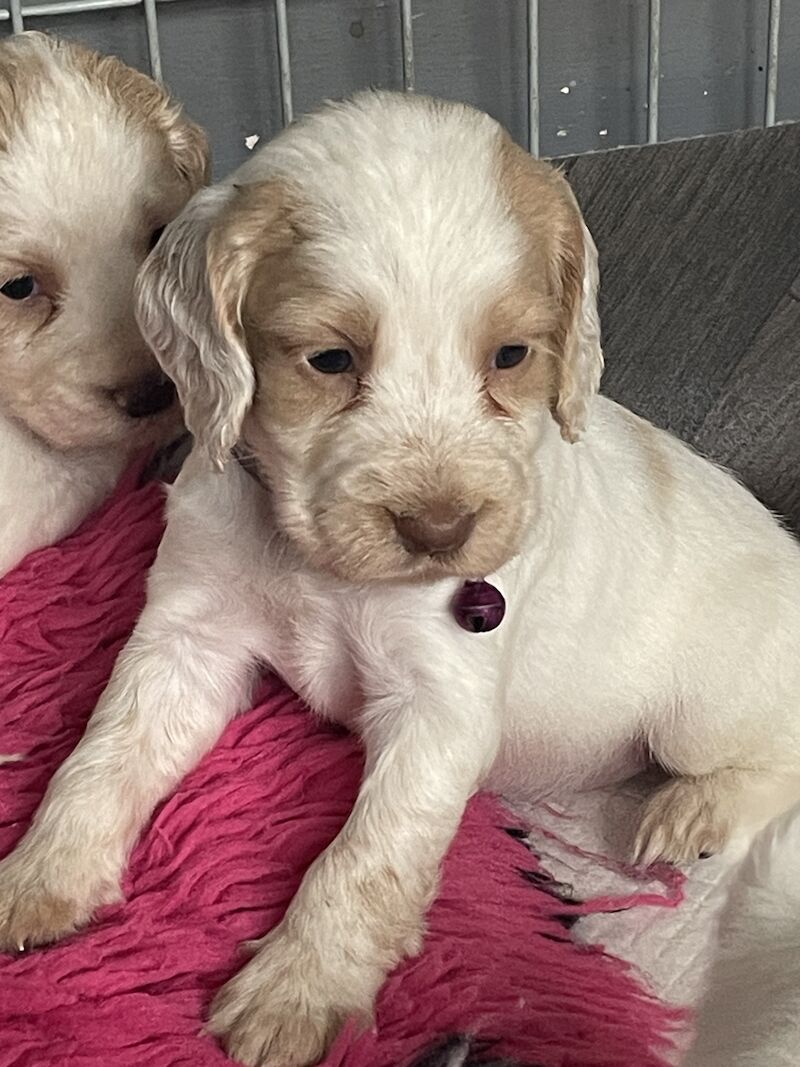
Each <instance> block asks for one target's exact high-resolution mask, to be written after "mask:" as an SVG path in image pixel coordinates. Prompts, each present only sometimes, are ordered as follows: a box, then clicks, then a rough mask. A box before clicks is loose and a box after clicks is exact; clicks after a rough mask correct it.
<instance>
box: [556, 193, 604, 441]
mask: <svg viewBox="0 0 800 1067" xmlns="http://www.w3.org/2000/svg"><path fill="white" fill-rule="evenodd" d="M564 184H565V185H566V183H564ZM568 195H569V199H570V201H571V203H572V207H573V210H574V216H573V218H572V219H571V220H570V223H569V224H568V226H567V228H566V230H565V231H563V232H562V234H561V236H560V237H559V239H558V242H557V246H556V253H555V263H554V265H553V266H554V269H555V275H556V277H555V285H556V288H557V291H558V292H559V295H560V301H561V306H562V314H563V319H562V326H561V327H560V330H559V338H558V348H559V352H560V358H559V361H558V370H557V376H558V395H557V398H556V406H555V415H556V418H557V419H558V423H559V425H560V427H561V434H562V436H563V437H564V438H565V439H566V440H567V441H577V440H578V437H579V436H580V434H581V432H582V431H583V430H584V429H585V428H586V424H587V422H588V419H589V409H590V407H591V402H592V398H593V397H594V395H595V394H596V393H597V391H598V389H599V387H600V377H601V375H602V373H603V349H602V347H601V344H600V318H599V315H598V311H597V288H598V284H599V279H600V273H599V270H598V265H597V249H596V248H595V244H594V241H593V240H592V235H591V234H590V233H589V230H588V229H587V227H586V224H585V222H584V221H583V219H582V217H581V213H580V208H579V207H578V204H577V202H576V201H575V198H574V196H573V195H572V192H571V190H568Z"/></svg>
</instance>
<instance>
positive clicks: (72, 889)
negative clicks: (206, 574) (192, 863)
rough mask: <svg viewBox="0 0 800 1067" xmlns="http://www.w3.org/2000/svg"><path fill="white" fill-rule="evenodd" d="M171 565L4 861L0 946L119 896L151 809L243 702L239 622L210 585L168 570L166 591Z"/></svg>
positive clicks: (55, 928) (47, 930) (0, 866)
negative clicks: (131, 854) (72, 745)
mask: <svg viewBox="0 0 800 1067" xmlns="http://www.w3.org/2000/svg"><path fill="white" fill-rule="evenodd" d="M167 538H169V531H168V534H167ZM173 562H174V561H173ZM169 569H170V564H169V563H165V562H164V561H163V559H162V556H159V560H158V561H157V563H156V565H155V568H154V571H153V574H152V575H151V602H150V603H148V606H147V607H146V608H145V611H144V613H143V614H142V617H141V620H140V622H139V624H138V626H137V628H136V630H135V631H134V634H133V636H132V638H131V640H130V642H129V643H128V645H127V647H126V648H125V650H124V652H123V653H122V655H121V656H120V659H119V660H118V662H117V665H116V667H115V669H114V673H113V675H112V677H111V681H110V682H109V685H108V688H107V689H106V691H105V692H104V694H103V696H102V697H101V699H100V702H99V704H98V706H97V708H96V710H95V712H94V714H93V716H92V718H91V720H90V722H89V726H88V728H87V730H86V734H85V735H84V737H83V739H82V741H81V742H80V743H79V744H78V746H77V747H76V748H75V750H74V751H73V753H72V754H71V755H70V757H69V758H68V759H67V760H66V762H65V763H64V764H63V765H62V767H61V768H60V769H59V771H58V772H57V773H56V774H55V776H54V777H53V779H52V781H51V783H50V786H49V788H48V790H47V793H46V795H45V798H44V800H43V802H42V804H41V806H40V808H39V810H38V812H37V813H36V816H35V818H34V820H33V823H32V825H31V827H30V829H29V830H28V832H27V834H26V835H25V837H24V838H23V839H22V841H21V842H20V844H19V845H18V847H17V849H16V850H15V851H14V852H13V853H12V854H11V855H10V856H9V857H8V858H6V859H5V860H3V861H2V863H0V948H2V949H23V948H25V947H26V946H29V945H34V944H39V943H43V942H48V941H53V940H55V939H57V938H59V937H61V936H63V935H64V934H67V933H69V932H70V931H72V930H73V929H74V928H75V927H76V926H79V925H81V924H83V923H85V922H86V921H87V920H88V919H89V918H90V916H91V914H92V912H93V911H94V910H95V909H96V908H97V907H98V906H99V905H101V904H104V903H108V902H110V901H112V900H114V899H118V897H119V879H120V875H121V873H122V870H123V867H124V864H125V861H126V858H127V854H128V852H129V850H130V848H131V846H132V845H133V843H134V841H135V839H136V836H137V834H138V833H139V831H140V830H141V828H142V827H143V825H144V824H145V822H146V821H147V819H148V818H149V816H150V814H151V812H152V810H153V808H154V807H155V805H156V804H157V803H158V801H159V800H161V799H162V798H163V797H164V796H165V795H166V794H167V793H168V792H169V791H170V790H171V789H172V788H173V787H174V786H175V785H176V784H177V782H178V781H179V780H180V778H181V777H182V776H183V775H184V774H185V773H186V772H187V771H188V770H189V769H190V768H191V767H192V766H193V765H194V764H195V762H196V761H197V760H198V759H199V758H200V756H201V755H202V754H203V753H204V752H205V751H206V750H207V749H208V748H210V746H211V745H212V744H213V743H214V741H215V740H216V739H217V737H218V736H219V734H220V732H221V730H222V728H223V726H224V725H225V723H226V722H227V721H228V719H229V718H230V717H231V715H232V714H234V713H235V712H236V711H237V710H238V709H239V708H240V707H242V706H243V705H244V704H245V703H246V700H247V696H248V691H249V688H250V686H249V679H250V670H249V653H248V644H247V640H246V634H244V633H243V631H242V625H241V621H240V620H237V619H236V618H234V617H232V616H231V614H230V613H226V611H225V610H224V607H221V606H220V605H219V604H218V602H217V600H218V598H217V596H216V592H215V591H214V590H209V589H208V584H206V589H205V591H203V589H202V587H201V588H199V589H198V588H197V587H196V586H195V587H194V588H193V587H192V583H191V580H190V581H189V584H188V588H185V587H183V585H182V584H181V585H178V583H177V578H176V575H175V574H174V573H172V574H171V575H169V574H167V575H166V577H165V582H164V584H166V585H167V586H171V588H168V589H167V591H166V592H165V593H162V592H159V591H158V587H159V584H160V582H159V579H160V574H161V575H162V576H163V575H164V572H165V571H166V572H169ZM154 579H155V581H154ZM154 587H156V594H155V596H153V588H154ZM233 607H238V604H237V605H232V608H233Z"/></svg>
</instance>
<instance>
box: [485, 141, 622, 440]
mask: <svg viewBox="0 0 800 1067" xmlns="http://www.w3.org/2000/svg"><path fill="white" fill-rule="evenodd" d="M498 180H499V182H500V187H501V189H502V191H503V194H504V195H505V196H506V198H507V201H508V205H509V210H510V211H511V213H512V214H513V215H514V217H515V218H516V220H517V222H518V223H519V225H520V227H521V229H522V231H523V232H524V234H525V236H526V238H527V250H526V255H525V258H524V261H523V263H522V264H521V265H520V276H519V278H520V293H519V298H520V299H521V301H523V302H524V293H525V290H526V289H527V291H528V293H529V301H530V303H531V305H535V304H536V302H537V301H540V300H541V299H542V296H543V295H546V296H549V298H550V300H551V301H552V304H551V307H552V310H553V312H554V321H553V323H552V326H551V328H550V329H549V331H548V332H547V335H546V340H545V343H544V345H543V352H544V353H549V356H548V362H549V363H550V365H551V367H552V368H553V373H554V376H555V386H556V389H555V396H554V397H553V398H552V401H553V403H552V409H553V414H554V417H555V418H556V419H557V420H558V421H559V423H560V425H561V431H562V435H563V436H564V437H565V438H566V439H567V440H570V441H574V440H576V439H577V437H578V435H579V433H580V430H581V429H582V428H583V423H584V421H585V409H586V406H587V404H588V401H589V400H590V398H591V395H592V394H593V393H594V392H595V391H596V389H597V381H598V380H599V374H600V369H601V368H602V353H601V352H600V348H599V336H598V337H596V338H593V339H592V340H593V345H590V343H589V338H588V336H587V335H588V332H589V330H588V327H587V324H586V322H585V321H584V320H586V319H588V318H589V317H590V316H589V313H588V312H589V308H588V302H590V301H592V300H593V299H594V294H593V293H586V292H585V291H584V285H585V280H586V278H587V271H588V267H589V264H588V263H587V258H586V257H587V239H588V241H589V247H593V246H591V239H590V238H588V233H586V232H585V228H584V226H583V221H582V218H581V213H580V209H579V207H578V204H577V202H576V200H575V197H574V195H573V193H572V190H571V189H570V187H569V185H568V183H567V182H566V180H565V179H564V178H563V177H562V175H561V174H560V173H559V172H558V171H557V170H556V169H555V168H554V167H552V166H551V165H550V164H548V163H544V162H542V161H541V160H538V159H534V158H533V157H532V156H530V155H529V154H528V153H527V152H525V151H524V150H523V149H522V148H520V146H519V145H517V144H515V143H514V142H513V141H512V140H511V138H510V137H509V136H508V135H507V134H505V133H504V134H503V136H502V137H501V139H500V143H499V149H498ZM593 325H594V326H595V327H596V314H594V316H593ZM593 346H596V354H595V353H594V347H593ZM589 349H591V354H590V352H589Z"/></svg>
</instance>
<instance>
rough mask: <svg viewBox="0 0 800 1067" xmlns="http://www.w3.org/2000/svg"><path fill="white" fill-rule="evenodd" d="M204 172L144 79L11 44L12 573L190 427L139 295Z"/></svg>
mask: <svg viewBox="0 0 800 1067" xmlns="http://www.w3.org/2000/svg"><path fill="white" fill-rule="evenodd" d="M207 167H208V152H207V146H206V141H205V137H204V135H203V134H202V133H201V131H200V130H199V129H198V128H197V127H196V126H194V125H193V124H192V123H191V122H189V121H188V120H187V119H186V117H185V116H184V115H183V114H182V112H181V109H180V108H179V106H178V105H177V104H175V103H174V101H171V100H170V99H169V97H168V96H167V95H166V93H164V91H163V90H162V89H160V88H159V87H158V86H157V85H156V84H155V82H153V81H151V80H150V79H149V78H147V77H145V75H143V74H140V73H139V72H138V71H134V70H132V69H130V68H129V67H126V66H125V65H124V64H122V63H120V62H119V61H118V60H117V59H113V58H111V57H102V56H99V55H97V54H96V53H94V52H91V51H89V50H88V49H86V48H83V47H81V46H79V45H76V44H72V43H68V42H66V41H59V40H56V39H55V38H50V37H46V36H45V35H43V34H40V33H25V34H21V35H19V36H17V37H11V38H9V39H8V40H6V41H4V42H3V43H2V44H0V575H2V574H4V573H6V572H7V571H8V570H10V569H11V568H12V567H13V566H15V564H17V563H18V562H19V561H20V559H22V557H23V556H25V555H26V554H27V553H28V552H30V551H31V550H32V549H34V548H39V547H41V546H43V545H47V544H51V543H52V542H54V541H57V540H59V539H60V538H61V537H63V536H64V535H65V534H67V533H69V532H70V531H71V530H72V529H73V528H74V527H75V526H76V525H77V524H78V523H79V522H80V521H81V519H83V518H84V516H85V515H86V514H87V513H88V512H89V511H91V510H92V509H93V508H94V507H95V506H96V505H97V504H98V503H99V502H100V500H102V498H103V497H104V496H105V495H106V494H107V493H108V492H109V490H110V489H111V488H112V487H113V485H114V483H115V482H116V480H117V478H118V476H119V474H120V471H121V470H122V468H123V467H124V465H125V464H126V462H127V461H128V460H129V459H130V457H131V454H132V452H133V451H134V450H135V449H137V448H141V447H143V446H145V445H148V444H153V443H160V442H163V441H164V440H165V438H168V436H169V434H170V433H174V432H175V431H176V430H177V429H178V427H179V426H180V422H179V419H178V416H177V405H175V404H174V403H173V401H174V390H173V388H172V386H171V383H170V382H169V381H168V380H167V379H166V378H165V377H164V376H163V374H161V372H160V370H159V367H158V365H157V363H156V362H155V359H154V358H153V355H152V353H151V352H150V350H149V348H148V346H147V345H146V344H145V342H144V341H143V339H142V337H141V334H140V332H139V330H138V328H137V326H136V321H135V317H134V307H133V285H134V280H135V277H136V272H137V270H138V268H139V266H141V263H142V261H143V260H144V258H145V256H146V255H147V253H148V252H149V250H150V248H151V247H152V245H153V243H154V242H155V240H157V238H158V235H159V233H160V231H161V229H162V228H163V227H164V226H165V225H166V223H168V222H169V221H170V220H171V219H173V218H174V217H175V216H176V215H177V214H178V212H179V211H180V210H181V208H182V207H183V206H184V205H185V203H186V201H187V200H188V199H189V198H190V197H191V195H192V194H193V193H194V192H195V191H196V190H197V189H198V188H199V187H200V186H201V185H202V184H204V181H205V179H206V172H207Z"/></svg>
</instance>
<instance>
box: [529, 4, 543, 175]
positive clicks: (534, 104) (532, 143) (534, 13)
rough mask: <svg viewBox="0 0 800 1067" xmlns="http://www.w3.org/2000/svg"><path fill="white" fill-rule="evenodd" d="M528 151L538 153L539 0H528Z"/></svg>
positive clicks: (539, 116)
mask: <svg viewBox="0 0 800 1067" xmlns="http://www.w3.org/2000/svg"><path fill="white" fill-rule="evenodd" d="M527 40H528V151H529V152H530V153H531V155H534V156H538V155H539V132H540V128H541V102H540V99H539V0H528V20H527Z"/></svg>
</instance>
